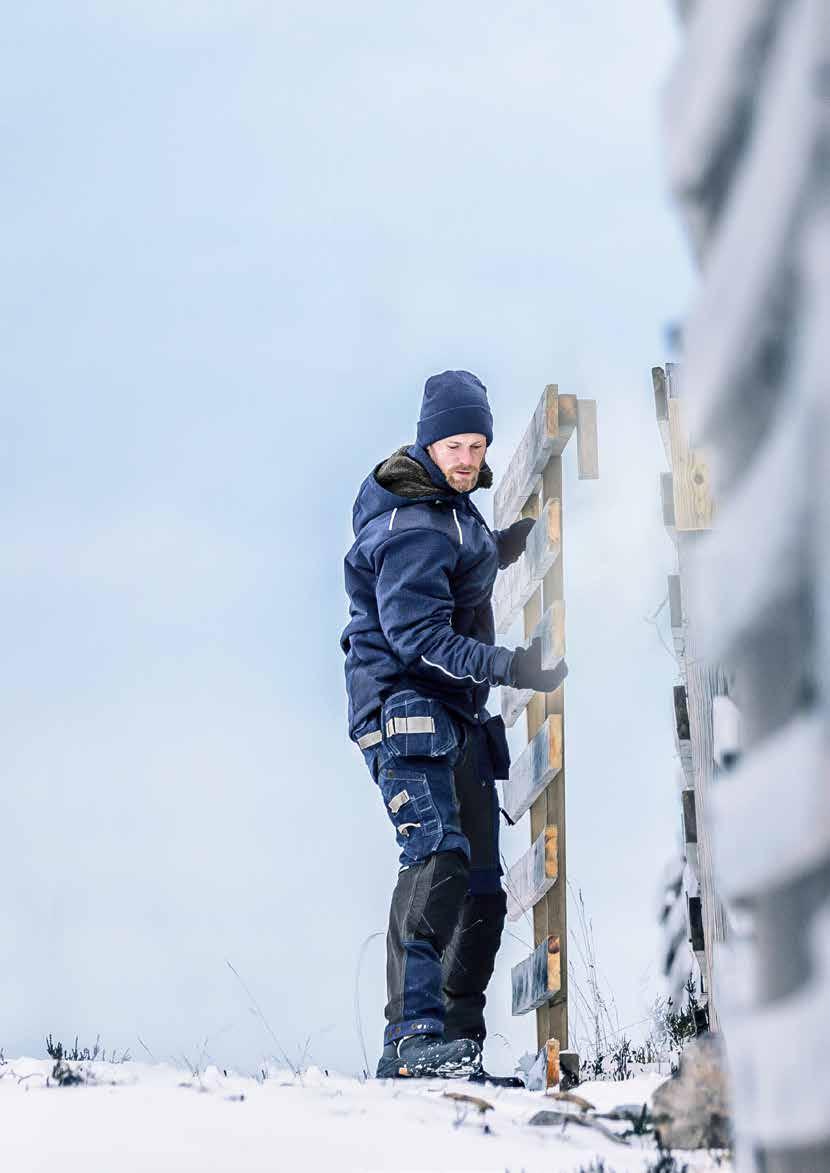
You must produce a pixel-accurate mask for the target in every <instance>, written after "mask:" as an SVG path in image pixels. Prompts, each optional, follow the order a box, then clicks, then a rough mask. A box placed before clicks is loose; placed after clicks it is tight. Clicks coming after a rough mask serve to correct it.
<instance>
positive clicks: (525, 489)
mask: <svg viewBox="0 0 830 1173" xmlns="http://www.w3.org/2000/svg"><path fill="white" fill-rule="evenodd" d="M576 413H577V406H576V396H575V395H560V394H559V389H558V387H557V386H556V384H555V383H549V384H548V386H547V387H545V390H544V391H543V392H542V398H541V399H540V400H539V403H538V404H537V406H536V410H535V411H534V413H533V418H532V419H531V421H530V424H529V425H528V428H527V431H526V432H525V434H524V436H522V438H521V440H520V441H519V445H518V447H517V449H516V451H515V452H514V453H513V456H512V457H511V459H510V463H509V464H508V466H507V470H506V472H505V474H504V476H503V477H502V479H501V481H500V482H499V484H498V487H497V489H496V492H495V494H494V497H493V524H494V525H495V527H496V529H505V528H506V527H507V526H508V525H510V524H511V523H512V522H514V521H515V520H516V518H517V517H518V516H519V513H520V512H521V510H522V508H523V507H524V505H525V502H526V501H527V499H528V497H529V496H530V494H531V493H532V492H533V489H534V486H535V484H536V482H537V480H538V479H539V477H540V476H541V475H542V471H543V469H544V467H545V465H546V464H547V463H548V461H549V460H550V458H551V456H556V455H558V454H559V453H561V452H562V450H563V449H564V447H565V445H566V444H567V442H568V440H569V439H570V435H571V432H573V430H574V428H575V427H576Z"/></svg>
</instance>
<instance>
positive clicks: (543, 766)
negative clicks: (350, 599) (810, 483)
mask: <svg viewBox="0 0 830 1173" xmlns="http://www.w3.org/2000/svg"><path fill="white" fill-rule="evenodd" d="M596 418H597V417H596V403H595V402H594V401H593V400H582V399H577V398H576V396H574V395H560V394H559V392H558V388H557V387H556V386H555V385H553V384H551V385H549V386H547V387H546V388H545V390H544V392H543V394H542V397H541V399H540V401H539V403H538V405H537V407H536V410H535V411H534V413H533V418H532V420H531V422H530V425H529V427H528V428H527V431H526V432H525V434H524V436H523V438H522V440H521V442H520V444H519V446H518V448H517V449H516V452H515V453H514V454H513V457H512V459H511V461H510V463H509V465H508V467H507V471H506V472H505V474H504V476H503V478H502V480H501V482H500V483H499V485H498V487H497V489H496V493H495V498H494V524H495V526H496V528H498V529H504V528H505V527H506V526H508V525H510V524H512V522H514V521H516V520H517V519H518V518H519V517H535V518H537V524H536V525H535V526H534V527H533V529H532V530H531V532H530V537H529V539H528V543H527V549H526V550H525V553H524V554H523V555H522V557H521V558H520V559H519V560H518V561H517V562H515V563H514V564H513V565H512V566H510V567H508V568H507V570H506V571H504V572H503V573H502V574H500V575H499V577H498V579H497V580H496V587H495V590H494V593H493V611H494V615H495V620H496V630H497V632H500V633H504V632H506V631H508V630H509V628H510V627H511V625H512V624H513V623H514V621H516V620H517V619H518V617H519V616H520V615H521V616H522V620H523V625H524V632H523V634H524V639H525V640H526V641H527V642H528V643H529V642H530V641H531V640H532V639H533V638H534V637H536V636H539V637H540V638H541V640H542V653H543V654H542V665H543V667H545V668H554V667H555V666H556V664H557V663H558V662H559V661H560V660H561V659H562V657H563V655H564V652H565V603H564V592H563V576H562V452H563V451H564V448H565V445H566V444H567V442H568V440H569V439H570V436H571V435H572V433H573V432H574V431H576V433H577V465H578V472H579V476H580V478H582V479H595V478H596V477H597V476H598V475H599V468H598V458H597V430H596ZM522 714H524V716H525V721H526V726H527V746H526V747H525V749H524V750H523V752H522V753H521V754H520V755H519V756H518V757H517V759H516V760H515V761H514V762H513V763H512V765H511V767H510V777H509V778H507V779H504V780H503V791H504V808H505V810H506V811H507V813H508V815H509V816H510V817H511V818H512V819H513V820H514V821H518V819H520V818H521V817H522V816H523V815H525V814H527V813H528V812H529V813H530V841H531V844H530V849H529V850H528V851H527V852H526V853H525V855H523V856H522V858H521V859H519V860H518V861H517V862H516V863H515V864H513V866H512V867H511V868H510V869H509V871H508V874H507V877H506V881H505V887H506V889H507V892H508V916H509V917H510V918H511V919H513V920H515V919H517V918H518V917H520V916H524V915H532V918H533V935H534V946H535V948H534V950H533V952H532V953H531V954H530V955H529V956H528V957H527V958H526V959H525V960H524V961H522V962H520V963H519V965H517V966H515V967H514V969H513V974H512V986H513V1013H514V1014H526V1013H528V1012H529V1011H531V1010H535V1011H536V1023H537V1042H538V1046H539V1048H540V1049H541V1048H545V1051H546V1059H547V1079H548V1083H549V1084H550V1083H557V1082H558V1081H559V1070H560V1067H559V1063H560V1047H561V1048H562V1052H563V1055H562V1061H563V1070H564V1068H565V1065H566V1064H567V1051H566V1048H567V1043H568V982H567V975H568V947H567V940H568V933H567V907H566V894H567V888H566V884H565V761H564V722H565V714H564V686H562V687H560V688H558V689H557V690H556V691H555V692H553V693H548V694H544V695H543V694H541V693H536V692H533V691H532V690H521V691H519V690H516V689H511V688H502V716H503V717H504V721H505V724H506V725H508V726H512V725H514V724H515V723H516V721H517V720H518V719H519V718H520V717H521V716H522Z"/></svg>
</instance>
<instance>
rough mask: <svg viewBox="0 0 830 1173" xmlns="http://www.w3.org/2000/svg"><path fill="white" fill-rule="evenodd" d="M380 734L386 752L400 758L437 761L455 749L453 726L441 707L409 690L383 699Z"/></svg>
mask: <svg viewBox="0 0 830 1173" xmlns="http://www.w3.org/2000/svg"><path fill="white" fill-rule="evenodd" d="M381 733H382V734H383V740H384V743H385V745H386V746H387V747H388V749H389V751H390V752H391V753H393V754H394V755H395V756H396V757H401V758H440V757H444V756H445V755H446V754H449V753H451V752H452V751H453V750H454V749H455V748H456V747H457V746H458V732H457V730H456V726H455V722H454V721H453V719H452V717H451V716H450V714H449V712H448V711H447V709H446V708H445V707H444V705H442V704H441V702H440V701H437V700H433V699H432V698H431V697H426V696H421V695H420V694H419V693H417V692H415V691H414V689H411V688H407V689H404V690H402V691H401V692H395V693H393V694H392V695H391V696H390V697H387V698H386V700H385V701H384V703H383V709H382V712H381Z"/></svg>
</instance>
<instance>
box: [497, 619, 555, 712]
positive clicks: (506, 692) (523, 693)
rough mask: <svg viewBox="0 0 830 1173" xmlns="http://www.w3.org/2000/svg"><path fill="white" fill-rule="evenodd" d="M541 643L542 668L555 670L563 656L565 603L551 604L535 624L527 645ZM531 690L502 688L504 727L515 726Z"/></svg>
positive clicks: (532, 692)
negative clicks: (539, 640) (538, 640)
mask: <svg viewBox="0 0 830 1173" xmlns="http://www.w3.org/2000/svg"><path fill="white" fill-rule="evenodd" d="M537 638H539V639H541V641H542V667H543V668H555V667H556V665H557V664H558V663H559V661H560V660H561V659H562V657H563V656H564V655H565V603H564V600H562V599H558V600H556V601H555V602H553V603H551V605H550V606H549V607H548V609H547V610H546V611H545V613H544V615H543V616H542V618H541V619H540V620H539V622H538V623H537V624H536V626H535V627H534V629H533V633H532V634H531V637H530V640H529V641H528V643H532V642H533V640H534V639H537ZM534 695H535V693H534V690H533V689H532V688H510V687H509V686H507V685H504V686H502V690H501V715H502V718H503V720H504V723H505V725H507V726H508V727H509V726H511V725H515V724H516V721H517V720H518V719H519V717H520V716H521V714H522V713H523V712H524V711H525V709H526V708H527V706H528V704H529V703H530V698H531V697H532V696H534Z"/></svg>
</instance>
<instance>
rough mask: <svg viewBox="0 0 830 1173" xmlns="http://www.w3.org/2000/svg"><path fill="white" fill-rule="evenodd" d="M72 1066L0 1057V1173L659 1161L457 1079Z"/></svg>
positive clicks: (606, 1090)
mask: <svg viewBox="0 0 830 1173" xmlns="http://www.w3.org/2000/svg"><path fill="white" fill-rule="evenodd" d="M71 1066H72V1067H73V1068H75V1069H78V1068H81V1069H82V1070H83V1071H84V1072H85V1073H86V1074H87V1076H88V1078H89V1080H90V1082H87V1083H85V1084H82V1085H78V1086H57V1085H56V1084H55V1083H54V1082H53V1081H52V1079H51V1074H52V1069H53V1063H52V1061H51V1060H39V1059H38V1060H34V1059H17V1060H9V1061H7V1062H6V1063H5V1064H3V1065H2V1066H0V1169H3V1170H8V1171H9V1173H47V1171H49V1173H52V1171H54V1170H56V1169H60V1170H61V1173H99V1171H101V1173H104V1171H106V1173H115V1171H117V1173H148V1171H149V1170H153V1173H164V1171H167V1170H170V1171H171V1173H173V1171H175V1173H190V1171H191V1170H192V1171H194V1173H195V1171H196V1170H198V1171H199V1173H219V1171H221V1173H259V1171H260V1170H261V1171H262V1173H265V1171H266V1170H267V1171H268V1173H275V1171H282V1170H294V1169H296V1170H318V1169H319V1170H336V1171H337V1173H351V1171H360V1173H368V1171H371V1170H410V1171H414V1170H475V1171H477V1173H479V1171H484V1170H487V1171H490V1170H492V1171H493V1173H505V1171H509V1173H522V1171H524V1173H533V1171H535V1170H539V1171H541V1170H544V1171H545V1173H577V1171H578V1170H580V1169H581V1168H583V1167H584V1168H587V1167H588V1166H590V1164H591V1161H592V1159H595V1158H597V1157H602V1158H604V1160H605V1165H606V1169H607V1170H608V1173H641V1171H643V1170H645V1169H647V1168H648V1165H649V1163H650V1161H653V1160H654V1157H655V1150H654V1147H653V1144H652V1142H650V1141H645V1140H644V1141H639V1140H637V1139H636V1138H635V1139H633V1140H632V1142H631V1143H629V1144H623V1143H620V1142H619V1141H615V1140H613V1139H610V1138H609V1137H607V1136H605V1135H602V1134H600V1133H598V1132H597V1131H595V1130H594V1129H593V1128H587V1127H584V1126H580V1125H578V1124H576V1123H567V1124H566V1125H565V1126H564V1127H563V1126H561V1125H555V1126H546V1127H539V1126H531V1125H529V1124H528V1121H529V1120H530V1118H531V1117H532V1116H533V1115H534V1114H535V1113H536V1112H538V1111H539V1110H540V1109H544V1108H557V1109H562V1108H565V1109H566V1110H567V1109H568V1108H569V1105H567V1104H562V1103H561V1102H559V1103H557V1102H556V1101H553V1100H552V1099H551V1098H550V1097H547V1096H545V1094H544V1093H543V1092H528V1091H524V1090H518V1089H517V1090H514V1089H503V1088H495V1087H490V1086H487V1085H481V1084H470V1083H467V1082H466V1081H464V1080H413V1081H411V1082H410V1081H404V1080H401V1081H383V1082H379V1081H376V1080H369V1081H368V1082H361V1081H359V1080H356V1079H353V1078H347V1077H344V1076H338V1075H334V1074H331V1075H326V1074H324V1073H323V1072H321V1071H320V1070H319V1069H317V1068H310V1069H309V1070H307V1071H305V1072H304V1073H303V1074H302V1076H301V1077H298V1076H294V1075H292V1074H291V1073H290V1072H288V1071H276V1070H271V1071H270V1072H269V1074H268V1078H267V1079H263V1080H255V1079H252V1078H249V1077H246V1076H241V1075H235V1074H234V1073H232V1072H228V1074H227V1075H226V1074H225V1073H224V1072H222V1071H219V1070H218V1069H217V1068H216V1067H208V1068H207V1069H206V1070H205V1071H204V1072H203V1073H201V1074H200V1075H198V1076H194V1075H192V1074H191V1073H190V1072H189V1071H185V1070H182V1069H177V1068H175V1067H173V1066H169V1065H166V1064H158V1065H150V1064H146V1063H134V1062H127V1063H123V1064H112V1063H102V1062H97V1063H82V1064H72V1065H71ZM660 1082H662V1077H661V1076H654V1075H645V1076H640V1077H639V1078H637V1079H633V1080H629V1081H627V1082H625V1083H591V1084H585V1085H583V1086H582V1087H580V1088H579V1094H580V1095H581V1096H583V1097H584V1098H585V1099H587V1100H589V1101H590V1102H591V1103H592V1104H593V1105H594V1106H595V1107H596V1108H597V1109H598V1110H599V1111H606V1110H610V1109H612V1108H614V1107H615V1106H617V1105H620V1104H641V1103H643V1102H644V1101H646V1100H648V1099H649V1098H650V1096H651V1094H652V1093H653V1091H654V1089H655V1088H656V1087H657V1086H658V1085H659V1083H660ZM447 1093H450V1094H447ZM458 1094H460V1095H470V1096H474V1097H477V1098H479V1099H482V1100H486V1101H487V1102H488V1103H489V1104H490V1105H492V1108H491V1109H490V1110H487V1111H485V1112H484V1113H482V1112H481V1110H480V1108H479V1107H478V1106H477V1105H476V1104H474V1103H467V1102H465V1101H463V1100H458V1099H455V1098H453V1096H454V1095H458ZM570 1107H571V1108H572V1109H573V1110H574V1111H575V1112H577V1113H578V1112H579V1109H578V1108H576V1107H575V1106H573V1105H571V1106H570ZM608 1127H612V1128H616V1129H620V1128H622V1127H623V1126H622V1125H620V1124H615V1125H608ZM683 1160H684V1161H687V1162H688V1165H689V1173H703V1171H704V1170H707V1171H708V1170H710V1169H713V1168H715V1164H714V1162H713V1161H712V1160H711V1159H710V1158H709V1157H707V1156H706V1155H704V1154H692V1153H690V1154H683ZM721 1168H722V1169H723V1168H724V1166H721Z"/></svg>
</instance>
